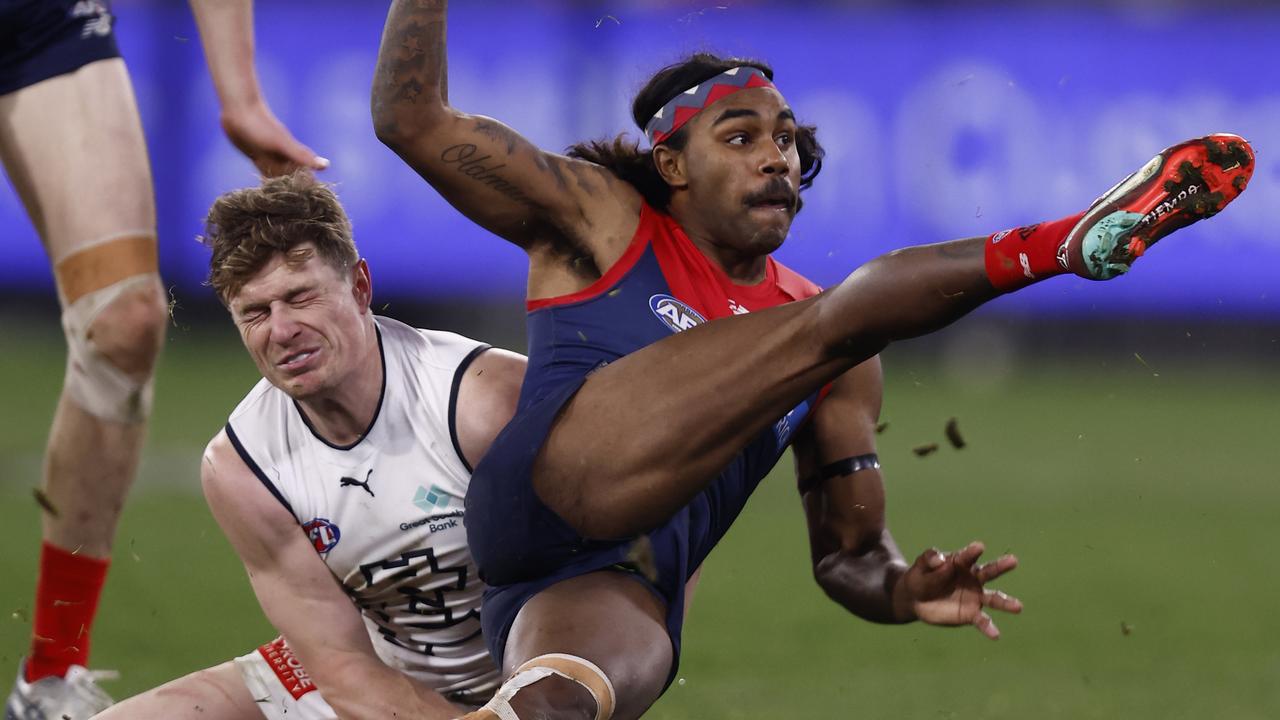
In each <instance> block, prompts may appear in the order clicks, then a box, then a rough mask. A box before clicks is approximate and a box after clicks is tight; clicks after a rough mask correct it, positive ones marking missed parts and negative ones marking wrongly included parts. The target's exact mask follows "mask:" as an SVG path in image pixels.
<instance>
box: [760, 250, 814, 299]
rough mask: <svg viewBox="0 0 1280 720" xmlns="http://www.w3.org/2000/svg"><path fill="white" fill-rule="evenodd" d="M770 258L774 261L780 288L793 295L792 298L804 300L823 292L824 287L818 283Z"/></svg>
mask: <svg viewBox="0 0 1280 720" xmlns="http://www.w3.org/2000/svg"><path fill="white" fill-rule="evenodd" d="M770 260H771V261H772V262H773V267H774V271H775V273H776V280H775V282H776V283H777V285H778V289H779V290H781V291H782V292H784V293H786V294H787V295H789V296H791V299H792V300H804V299H805V298H811V297H813V296H814V295H819V294H821V293H822V287H821V286H820V285H818V284H817V283H815V282H813V281H812V280H810V279H809V278H807V277H805V276H803V275H801V274H800V273H798V272H796V271H795V270H792V269H791V268H789V267H787V266H786V265H783V264H782V263H780V262H778V261H777V260H774V259H773V258H770Z"/></svg>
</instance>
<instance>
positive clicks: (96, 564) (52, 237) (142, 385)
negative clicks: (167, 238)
mask: <svg viewBox="0 0 1280 720" xmlns="http://www.w3.org/2000/svg"><path fill="white" fill-rule="evenodd" d="M0 158H2V159H3V161H4V165H5V169H6V171H7V172H8V174H9V177H10V179H11V181H12V182H13V185H14V186H15V187H16V188H17V190H18V193H19V195H20V196H21V197H22V200H23V203H24V204H25V205H26V208H27V211H28V213H29V214H30V216H31V219H32V222H33V223H34V224H35V226H36V228H37V230H38V231H39V233H40V236H41V239H42V240H43V242H44V245H45V248H46V250H47V252H48V254H49V257H50V260H51V262H52V263H53V264H54V269H55V276H56V277H57V279H58V286H59V296H60V300H61V301H62V305H63V313H64V314H63V318H64V326H67V327H68V340H69V347H70V349H71V357H70V359H69V362H68V374H67V384H66V386H64V388H63V392H62V396H61V398H60V399H59V401H58V407H57V411H56V414H55V416H54V421H53V428H52V430H51V432H50V435H49V446H48V453H47V457H46V462H45V476H44V483H43V484H44V492H45V494H46V496H47V497H48V499H49V501H50V502H51V504H52V506H53V508H54V509H55V510H56V514H55V513H53V512H47V513H46V514H45V516H44V524H43V531H44V532H43V534H44V540H45V546H44V550H43V552H42V555H41V564H40V579H39V582H38V585H37V603H36V608H35V622H34V624H35V632H34V633H33V635H34V637H35V639H34V640H33V645H32V653H31V657H30V658H29V660H28V662H27V665H26V667H27V671H26V674H27V679H28V680H36V679H38V678H39V677H41V676H49V675H60V674H62V673H63V672H65V670H66V666H67V665H68V664H70V663H75V664H81V665H82V664H84V663H85V661H86V660H87V657H88V649H89V628H90V626H91V624H92V622H93V617H94V613H95V610H96V606H97V599H98V594H99V592H100V590H101V586H102V581H103V578H104V576H105V572H106V564H107V559H108V558H109V556H110V553H111V544H112V539H113V536H114V534H115V528H116V523H117V521H118V520H119V515H120V510H121V506H122V504H123V502H124V497H125V493H126V491H127V489H128V487H129V484H130V482H131V481H132V478H133V475H134V473H135V471H136V469H137V465H138V458H139V454H140V452H141V447H142V442H143V438H144V436H145V433H146V423H145V421H146V415H147V411H148V404H149V390H150V380H151V376H152V373H153V369H154V365H155V360H156V356H157V354H158V352H159V348H160V343H161V341H162V338H163V334H164V328H165V324H166V322H167V308H166V304H165V301H164V294H163V288H162V287H161V285H160V282H159V278H158V276H157V275H156V257H155V222H156V221H155V207H154V201H153V199H152V189H151V173H150V169H149V167H148V162H147V152H146V144H145V142H144V140H143V136H142V127H141V123H140V121H139V118H138V112H137V108H136V105H135V103H134V97H133V90H132V86H131V85H130V82H129V77H128V75H127V74H126V71H125V66H124V63H123V61H121V60H119V59H112V60H103V61H98V62H94V63H90V64H88V65H85V66H84V67H82V68H80V69H79V70H78V71H75V72H73V73H69V74H65V75H60V76H58V77H55V78H52V79H49V80H45V81H43V82H40V83H37V84H35V85H32V86H29V87H27V88H23V89H21V90H18V91H15V92H13V93H10V94H8V95H5V96H3V97H0ZM55 600H57V601H58V602H55Z"/></svg>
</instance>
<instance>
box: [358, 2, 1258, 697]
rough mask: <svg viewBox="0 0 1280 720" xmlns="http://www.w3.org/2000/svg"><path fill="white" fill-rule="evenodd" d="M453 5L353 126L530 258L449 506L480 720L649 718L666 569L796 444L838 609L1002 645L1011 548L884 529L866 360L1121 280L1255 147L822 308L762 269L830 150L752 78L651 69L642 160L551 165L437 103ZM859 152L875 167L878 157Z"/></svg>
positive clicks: (402, 50) (1190, 151) (1161, 161)
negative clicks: (507, 378) (511, 346)
mask: <svg viewBox="0 0 1280 720" xmlns="http://www.w3.org/2000/svg"><path fill="white" fill-rule="evenodd" d="M446 5H447V3H446V2H445V1H444V0H396V1H395V2H394V3H393V4H392V8H391V10H390V13H389V17H388V20H387V25H386V29H385V31H384V35H383V40H382V47H381V51H380V55H379V64H378V70H377V71H376V74H375V79H374V90H373V114H374V123H375V127H376V129H377V131H378V134H379V137H381V138H382V139H383V141H384V142H386V143H387V144H388V145H389V146H391V147H392V148H393V149H394V150H395V151H396V152H397V153H398V154H399V155H400V156H401V157H402V158H403V159H404V160H405V161H406V162H407V163H408V164H409V165H411V166H412V167H413V168H414V169H415V170H416V171H417V172H418V173H419V174H421V175H422V176H423V177H424V178H425V179H426V180H427V181H428V182H429V183H431V184H432V186H434V187H435V189H436V190H438V191H439V192H440V193H441V194H442V195H444V196H445V197H446V198H447V199H448V200H449V202H450V203H452V204H453V206H454V207H456V208H458V209H459V210H460V211H461V212H463V213H464V214H465V215H467V216H468V217H470V218H471V219H472V220H474V221H475V222H476V223H478V224H479V225H481V226H483V227H485V228H487V229H489V230H491V231H492V232H494V233H495V234H497V235H499V236H501V237H503V238H505V239H507V240H508V241H510V242H512V243H514V244H516V245H518V246H519V247H520V248H522V249H524V250H525V251H526V253H527V254H528V256H529V282H528V292H529V349H530V353H529V369H528V373H527V375H526V377H525V381H524V385H523V390H522V394H521V399H520V404H519V407H518V409H517V411H516V416H515V418H514V419H513V420H512V422H511V423H510V424H509V425H508V426H507V427H506V429H504V431H503V432H502V434H501V435H499V437H498V438H497V439H496V440H495V441H494V445H493V447H492V448H491V449H490V451H489V453H488V454H487V455H486V456H485V459H484V460H483V461H482V462H481V463H480V465H479V466H477V468H476V473H475V475H474V477H473V482H472V484H471V489H470V491H469V492H468V495H467V508H468V528H467V529H468V535H469V537H470V540H471V547H472V552H473V553H474V554H475V557H476V560H477V563H478V564H479V567H480V570H481V574H482V577H483V578H484V579H485V580H486V581H487V582H489V583H490V584H491V585H492V586H493V587H492V589H491V590H490V591H488V592H487V594H486V598H485V605H484V611H483V616H484V626H485V634H486V636H487V638H488V641H489V643H490V647H491V650H492V651H493V654H494V656H495V657H497V658H499V659H500V660H501V662H502V664H503V668H504V671H505V672H506V674H507V675H508V676H509V679H508V680H507V681H506V683H504V686H503V688H502V689H501V690H500V691H499V692H498V693H497V694H496V695H495V697H494V699H493V701H491V703H489V704H488V705H487V706H486V708H485V709H483V710H482V711H480V712H478V713H477V714H476V717H478V718H479V717H483V718H493V717H498V718H502V719H503V720H510V719H511V718H525V720H529V719H530V718H534V717H555V718H579V717H586V718H592V717H594V718H597V720H599V719H601V718H607V717H610V716H611V715H616V716H617V717H620V718H635V717H638V716H639V715H640V714H641V713H643V712H644V711H645V710H646V708H648V707H649V705H650V704H651V703H652V702H653V701H654V699H655V698H657V697H658V695H659V694H661V692H662V691H663V689H664V687H665V686H666V684H667V683H669V682H670V680H671V678H672V673H673V672H674V670H675V667H676V663H677V661H678V657H679V654H678V653H679V640H680V625H681V621H682V620H683V613H682V612H681V611H680V606H681V599H682V598H681V593H682V592H683V587H684V581H685V578H687V577H688V573H690V572H691V571H692V570H693V569H694V568H696V567H698V565H699V564H700V563H701V561H702V559H703V558H704V557H705V556H706V554H707V553H708V552H709V551H710V550H711V548H712V547H713V546H714V545H715V543H716V542H717V541H718V540H719V538H720V537H721V536H722V535H723V533H724V532H725V530H726V529H727V528H728V526H729V525H730V523H731V522H732V521H733V519H734V517H735V516H736V515H737V513H738V511H739V510H740V509H741V507H742V506H743V504H744V503H745V501H746V498H747V496H748V495H749V494H750V493H751V491H752V489H753V488H754V487H755V485H756V484H757V483H758V482H759V481H760V480H761V479H762V478H763V477H764V475H765V474H766V473H767V471H768V470H769V468H770V467H771V466H772V465H773V464H774V462H775V461H776V460H777V458H778V457H779V455H780V454H781V452H782V450H783V448H785V447H786V446H788V445H794V447H795V449H796V458H797V475H798V477H799V481H800V492H801V494H802V496H803V501H804V505H805V508H806V511H807V516H808V519H809V526H810V539H811V545H812V557H813V563H814V573H815V577H816V578H817V580H818V582H819V584H820V585H821V586H822V588H823V589H824V590H825V591H826V593H827V594H828V595H829V596H831V597H832V598H833V599H834V600H836V601H837V602H839V603H840V604H842V605H843V606H845V607H846V608H848V609H849V610H850V611H852V612H854V613H856V614H858V615H860V616H862V617H865V618H869V619H871V620H876V621H881V622H908V621H911V620H915V619H920V620H924V621H925V622H929V623H935V624H941V625H963V624H974V625H976V626H977V628H978V629H979V630H981V631H983V632H984V633H986V634H987V635H989V636H992V637H994V636H995V635H996V629H995V627H994V625H993V623H992V621H991V618H990V617H989V616H988V614H987V612H986V610H987V609H990V608H994V609H997V610H1007V611H1017V610H1018V609H1019V608H1020V605H1019V603H1018V602H1017V601H1016V600H1014V599H1012V598H1009V597H1008V596H1006V595H1003V594H1000V593H998V592H995V591H993V590H990V589H985V588H984V586H985V583H987V582H988V581H990V580H991V579H993V578H995V577H998V576H999V575H1000V574H1001V573H1003V572H1006V571H1007V570H1009V569H1010V568H1012V567H1013V565H1014V562H1015V561H1014V559H1013V558H1011V557H1006V558H1002V559H1000V560H997V561H994V562H992V563H989V564H986V565H977V564H976V561H977V558H978V555H979V554H980V553H981V550H982V548H981V545H978V544H974V545H971V546H969V547H967V548H965V549H963V550H961V551H959V552H958V553H939V552H937V551H926V552H925V553H923V554H922V555H920V556H919V558H918V559H917V560H916V561H915V563H914V564H912V565H908V564H907V563H906V562H905V561H904V559H903V556H902V554H901V553H900V552H899V550H898V548H897V547H896V545H895V544H894V542H893V539H892V537H891V536H890V534H889V533H888V531H887V529H886V527H885V519H884V490H883V485H882V482H881V476H880V470H879V462H878V460H877V458H876V456H875V454H874V452H875V444H874V427H875V423H876V416H877V413H878V412H879V406H880V399H881V375H880V367H879V364H878V361H877V360H876V355H877V353H878V352H879V351H880V350H881V349H882V348H883V347H884V346H885V345H886V344H887V343H889V342H891V341H894V340H898V339H903V338H908V337H912V336H915V335H920V334H922V333H927V332H930V331H932V330H935V329H937V328H939V327H942V326H944V325H946V324H948V323H950V322H953V321H955V320H956V319H958V318H959V317H961V316H963V315H964V314H966V313H967V312H969V311H970V310H972V309H974V308H976V307H978V306H979V305H981V304H982V303H984V302H986V301H988V300H991V299H994V298H995V297H997V296H999V295H1001V294H1004V293H1007V292H1012V291H1014V290H1016V289H1018V288H1019V287H1022V286H1024V285H1027V284H1030V283H1032V282H1036V281H1039V280H1043V279H1045V278H1048V277H1050V276H1053V275H1058V274H1061V273H1063V272H1067V271H1074V272H1075V273H1076V274H1079V275H1083V276H1085V277H1088V278H1092V279H1108V278H1111V277H1114V276H1115V275H1118V274H1120V273H1123V272H1125V271H1126V270H1128V269H1129V266H1130V263H1132V262H1133V260H1134V259H1135V258H1136V257H1138V256H1140V255H1142V254H1143V253H1144V252H1145V251H1146V250H1147V248H1148V247H1149V246H1150V245H1151V244H1153V243H1154V242H1156V241H1157V240H1159V239H1161V238H1162V237H1164V236H1165V235H1166V234H1168V233H1169V232H1170V231H1172V230H1174V229H1176V228H1179V227H1182V226H1184V225H1187V224H1189V223H1191V222H1194V221H1196V220H1198V219H1200V218H1203V217H1208V216H1210V215H1212V214H1214V213H1216V212H1217V211H1219V210H1221V209H1222V208H1223V207H1224V206H1225V205H1226V204H1227V203H1228V202H1230V201H1231V200H1232V199H1234V198H1235V197H1236V196H1237V195H1238V194H1239V193H1240V192H1241V191H1242V190H1243V189H1244V187H1245V184H1246V183H1247V182H1248V179H1249V176H1250V174H1251V172H1252V170H1253V156H1252V153H1251V151H1250V149H1249V147H1248V145H1247V143H1245V142H1244V141H1243V139H1241V138H1239V137H1237V136H1234V135H1216V136H1210V137H1207V138H1203V139H1200V140H1196V141H1191V142H1187V143H1183V144H1180V145H1176V146H1174V147H1172V148H1170V149H1168V150H1166V151H1164V152H1163V153H1161V154H1160V155H1159V156H1157V157H1156V158H1155V159H1154V160H1153V161H1152V162H1151V163H1149V164H1148V165H1146V166H1145V167H1143V168H1142V169H1141V170H1140V171H1139V172H1138V173H1135V174H1134V175H1133V176H1131V177H1130V178H1128V179H1126V180H1125V181H1123V182H1121V183H1120V184H1118V185H1117V186H1116V187H1115V188H1113V189H1112V190H1110V191H1108V192H1107V193H1106V194H1104V196H1103V197H1102V198H1101V199H1099V201H1098V202H1096V203H1095V204H1094V205H1093V206H1092V207H1091V208H1090V209H1089V210H1087V211H1086V212H1084V213H1080V214H1077V215H1073V216H1071V217H1068V218H1065V219H1063V220H1059V221H1056V222H1050V223H1043V224H1040V225H1034V226H1029V227H1025V228H1021V229H1019V230H1018V231H1016V232H1014V233H997V234H996V235H993V236H990V237H978V238H972V239H968V240H960V241H955V242H949V243H942V244H939V245H933V246H925V247H916V248H910V249H907V250H901V251H898V252H895V253H891V254H889V255H886V256H883V257H880V258H877V259H875V260H873V261H872V262H870V263H868V264H867V265H865V266H863V267H861V268H859V269H857V270H856V271H855V272H854V273H853V274H852V275H851V276H850V277H849V278H848V279H847V280H846V281H844V282H843V283H841V284H839V285H838V286H836V287H834V288H832V289H830V290H827V291H826V292H822V293H818V291H817V288H815V287H813V286H812V285H811V284H809V283H807V282H805V281H804V280H803V279H802V278H799V277H798V276H796V275H795V274H794V273H791V272H790V271H788V270H786V269H785V268H783V267H782V266H781V265H780V264H778V263H777V262H775V261H774V260H773V259H772V258H771V257H770V253H772V252H773V251H774V250H776V249H777V248H778V247H779V246H780V245H781V243H782V242H783V241H784V239H785V238H786V236H787V233H788V231H789V229H790V226H791V222H792V220H793V218H794V216H795V214H796V212H797V211H798V210H799V209H800V201H799V191H800V189H802V188H803V187H805V186H806V185H808V184H809V183H811V182H813V180H814V179H815V177H816V175H817V173H818V171H819V169H820V167H821V158H822V152H821V148H820V146H819V145H818V143H817V140H816V136H815V132H814V129H813V128H811V127H806V126H803V125H800V124H798V123H797V121H796V115H795V112H794V111H793V109H792V108H791V106H790V105H788V104H787V102H786V99H785V98H784V96H783V94H782V92H781V91H780V89H779V88H778V87H777V86H775V85H774V82H773V77H772V75H773V74H772V71H771V70H770V69H769V68H768V66H767V65H764V64H763V63H759V62H749V61H742V60H725V59H721V58H718V57H715V56H710V55H699V56H695V57H693V58H691V59H689V60H688V61H686V62H682V63H678V64H676V65H673V66H670V67H668V68H666V69H664V70H662V71H661V72H659V73H658V74H657V75H656V76H654V77H653V78H652V79H651V80H650V81H649V83H648V84H647V85H646V86H645V87H644V88H643V89H642V90H641V91H640V93H639V95H638V96H637V98H636V102H635V104H634V106H633V109H634V117H635V120H636V122H637V124H638V125H639V126H640V127H641V128H642V129H643V130H644V132H645V135H646V138H647V140H648V143H649V149H648V150H645V151H641V150H640V149H639V147H638V146H637V145H636V144H633V143H628V142H625V141H623V140H618V141H614V142H603V143H591V144H586V145H583V146H578V147H576V148H574V149H573V150H572V151H571V153H570V155H571V156H573V157H564V156H559V155H554V154H550V153H546V152H543V151H541V150H540V149H538V148H537V147H535V146H533V145H532V144H530V143H529V142H528V141H526V140H525V139H524V138H522V137H521V136H520V135H518V134H517V133H516V132H514V131H513V130H511V129H510V128H508V127H506V126H504V125H502V124H500V123H498V122H495V121H493V120H490V119H487V118H483V117H476V116H472V115H468V114H466V113H463V112H461V111H458V110H455V109H454V108H452V107H451V106H450V105H449V100H448V95H447V88H448V79H447V63H446V52H445V46H446V42H445V35H446V32H445V28H446ZM863 140H864V142H865V143H866V144H867V145H868V147H867V152H866V153H865V155H866V162H867V163H868V166H867V172H868V173H872V174H873V173H875V172H876V169H875V165H876V164H878V163H882V162H891V161H892V156H891V155H885V154H884V153H883V152H880V151H879V150H878V149H877V148H876V147H875V146H874V143H875V142H876V139H875V138H864V139H863ZM871 181H874V179H872V180H871ZM859 202H860V199H859V198H857V197H851V198H849V212H850V214H851V215H852V216H853V217H855V218H856V215H857V211H858V203H859ZM672 332H675V334H674V335H673V334H672ZM673 378H678V379H679V382H676V383H673ZM637 558H641V559H643V560H645V562H638V561H637V560H636V559H637Z"/></svg>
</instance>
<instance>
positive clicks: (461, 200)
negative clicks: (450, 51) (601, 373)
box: [372, 0, 640, 267]
mask: <svg viewBox="0 0 1280 720" xmlns="http://www.w3.org/2000/svg"><path fill="white" fill-rule="evenodd" d="M446 5H447V3H446V2H445V0H395V2H393V3H392V5H391V10H390V12H389V13H388V15H387V24H386V28H385V29H384V30H383V35H382V45H381V47H380V48H379V50H378V67H377V70H376V72H375V74H374V81H373V98H372V110H373V123H374V128H375V130H376V132H377V135H378V138H379V139H380V140H381V141H382V142H383V143H384V144H386V145H387V146H388V147H390V148H391V149H392V150H394V151H395V152H396V154H397V155H399V156H400V157H401V158H402V159H404V161H405V162H406V163H408V164H409V166H410V167H412V168H413V169H414V170H416V171H417V172H418V174H419V175H421V176H422V177H423V178H424V179H425V180H426V181H427V182H429V183H431V185H432V186H433V187H435V189H436V190H438V191H439V192H440V194H441V195H443V196H444V197H445V198H446V199H447V200H448V201H449V202H450V203H451V204H452V205H453V206H454V207H456V208H457V209H458V210H459V211H461V212H462V213H463V214H464V215H466V216H467V217H469V218H471V219H472V220H473V221H475V222H476V223H478V224H480V225H482V226H483V227H485V228H487V229H488V230H490V231H492V232H494V233H496V234H497V235H500V236H501V237H503V238H505V239H507V240H509V241H511V242H513V243H515V244H517V245H520V246H521V247H524V248H525V249H526V250H528V251H529V252H530V255H531V257H533V258H534V259H535V261H536V259H537V258H538V257H547V256H551V257H559V258H562V261H563V259H564V258H569V257H571V254H565V253H563V252H556V250H557V247H558V248H559V249H564V248H566V247H570V248H578V249H580V251H581V254H584V255H586V256H587V257H588V258H589V259H590V260H592V261H593V263H594V264H595V265H596V266H597V267H604V266H607V265H608V264H611V263H612V261H613V260H615V259H616V258H617V256H619V255H621V252H622V250H623V249H624V248H625V246H626V243H627V242H628V241H629V240H630V238H631V234H632V233H633V232H634V229H635V226H636V223H637V222H638V216H639V207H640V198H639V195H638V193H636V191H635V190H634V189H633V188H632V187H631V186H630V185H628V184H627V183H625V182H622V181H621V180H619V179H617V178H616V177H615V176H614V175H613V174H612V173H611V172H609V171H608V170H605V169H604V168H602V167H600V166H598V165H595V164H593V163H588V162H585V161H581V160H574V159H570V158H567V157H565V156H562V155H556V154H553V153H547V152H543V151H542V150H540V149H538V148H537V147H536V146H534V145H533V144H532V143H530V142H529V141H528V140H526V139H525V138H523V137H521V136H520V135H519V134H518V133H516V132H515V131H514V130H512V129H511V128H509V127H507V126H506V125H503V124H502V123H500V122H498V121H496V120H493V119H490V118H486V117H481V116H476V115H468V114H466V113H463V112H460V111H458V110H455V109H454V108H452V107H450V106H449V97H448V77H447V75H448V72H447V59H446V52H445V28H446V14H447V13H446ZM548 246H550V247H548ZM548 250H550V251H551V252H547V251H548Z"/></svg>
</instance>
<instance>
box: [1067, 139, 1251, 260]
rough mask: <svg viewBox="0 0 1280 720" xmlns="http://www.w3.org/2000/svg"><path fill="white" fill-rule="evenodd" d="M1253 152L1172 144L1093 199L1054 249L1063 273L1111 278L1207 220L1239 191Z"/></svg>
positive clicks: (1233, 145) (1244, 147) (1223, 144)
mask: <svg viewBox="0 0 1280 720" xmlns="http://www.w3.org/2000/svg"><path fill="white" fill-rule="evenodd" d="M1252 175H1253V148H1251V147H1249V143H1248V142H1247V141H1246V140H1245V139H1244V138H1242V137H1240V136H1239V135H1230V134H1227V133H1220V134H1216V135H1209V136H1207V137H1202V138H1197V139H1195V140H1188V141H1186V142H1184V143H1180V144H1178V145H1174V146H1173V147H1171V148H1168V149H1166V150H1165V151H1164V152H1161V153H1160V154H1159V155H1157V156H1155V157H1154V158H1152V159H1151V162H1149V163H1147V164H1146V165H1144V166H1143V167H1142V169H1141V170H1139V171H1138V172H1136V173H1134V174H1132V175H1130V176H1129V177H1127V178H1125V179H1124V180H1121V181H1120V183H1119V184H1118V185H1116V186H1115V187H1113V188H1111V189H1110V190H1108V191H1107V192H1106V193H1105V194H1104V195H1103V196H1102V197H1100V198H1098V199H1097V200H1096V201H1095V202H1094V203H1093V205H1092V206H1090V207H1089V210H1088V212H1086V213H1085V214H1084V217H1083V218H1081V219H1080V222H1079V223H1077V224H1076V226H1075V227H1074V228H1072V229H1071V232H1069V233H1067V237H1066V239H1064V240H1063V241H1062V244H1061V245H1059V246H1058V251H1057V259H1058V264H1059V265H1061V266H1062V269H1063V270H1070V271H1071V272H1073V273H1075V274H1077V275H1079V276H1081V277H1086V278H1089V279H1090V280H1110V279H1111V278H1113V277H1116V276H1117V275H1123V274H1124V273H1126V272H1128V271H1129V267H1130V266H1131V265H1132V264H1133V261H1134V260H1135V259H1136V258H1139V257H1142V254H1143V253H1145V252H1146V251H1147V248H1149V247H1151V246H1152V245H1154V244H1156V241H1158V240H1159V239H1160V238H1163V237H1164V236H1165V235H1168V234H1169V233H1171V232H1173V231H1174V230H1177V229H1178V228H1183V227H1186V226H1188V225H1190V224H1191V223H1193V222H1195V221H1197V220H1202V219H1204V218H1207V217H1212V216H1214V215H1216V214H1218V212H1220V211H1221V210H1222V208H1224V207H1226V206H1227V203H1229V202H1231V201H1232V200H1235V199H1236V197H1237V196H1239V195H1240V193H1242V192H1244V189H1245V186H1246V185H1248V184H1249V177H1250V176H1252Z"/></svg>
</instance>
